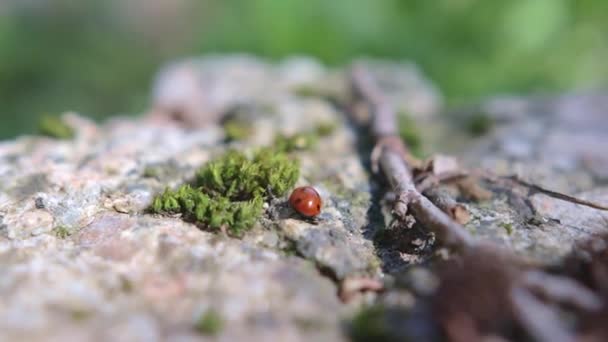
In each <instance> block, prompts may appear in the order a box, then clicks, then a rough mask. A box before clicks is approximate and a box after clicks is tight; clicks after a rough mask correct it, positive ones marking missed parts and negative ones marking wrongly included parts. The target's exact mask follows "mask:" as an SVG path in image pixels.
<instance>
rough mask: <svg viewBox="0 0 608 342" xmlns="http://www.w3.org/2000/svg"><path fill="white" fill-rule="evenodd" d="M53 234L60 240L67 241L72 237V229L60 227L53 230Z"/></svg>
mask: <svg viewBox="0 0 608 342" xmlns="http://www.w3.org/2000/svg"><path fill="white" fill-rule="evenodd" d="M53 234H54V235H55V236H56V237H58V238H60V239H67V238H68V237H70V235H72V232H71V231H70V228H68V227H66V226H58V227H55V228H53Z"/></svg>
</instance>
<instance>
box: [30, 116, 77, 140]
mask: <svg viewBox="0 0 608 342" xmlns="http://www.w3.org/2000/svg"><path fill="white" fill-rule="evenodd" d="M38 131H39V132H40V134H42V135H46V136H48V137H51V138H56V139H72V138H73V137H74V135H75V133H74V129H73V128H72V127H70V126H69V125H68V124H67V123H65V121H63V120H62V119H61V118H60V117H57V116H50V115H45V116H43V117H42V118H41V119H40V122H39V123H38Z"/></svg>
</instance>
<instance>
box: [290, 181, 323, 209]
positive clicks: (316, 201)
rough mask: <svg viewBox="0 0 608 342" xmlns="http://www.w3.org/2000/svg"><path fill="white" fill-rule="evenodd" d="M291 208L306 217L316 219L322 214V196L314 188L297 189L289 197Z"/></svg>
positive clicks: (303, 187)
mask: <svg viewBox="0 0 608 342" xmlns="http://www.w3.org/2000/svg"><path fill="white" fill-rule="evenodd" d="M289 204H291V207H292V208H293V209H294V210H295V211H297V212H298V213H300V214H301V215H303V216H306V217H314V216H317V215H319V214H320V213H321V206H322V205H323V202H322V201H321V196H320V195H319V193H318V192H317V190H315V188H313V187H312V186H302V187H299V188H296V189H294V190H293V192H292V193H291V196H289Z"/></svg>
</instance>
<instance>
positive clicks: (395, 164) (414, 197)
mask: <svg viewBox="0 0 608 342" xmlns="http://www.w3.org/2000/svg"><path fill="white" fill-rule="evenodd" d="M351 76H352V86H353V90H354V91H355V94H356V95H358V97H359V98H360V99H361V100H363V101H364V102H365V103H366V104H367V105H368V106H369V107H370V110H371V112H372V121H371V130H372V134H373V136H374V138H375V140H376V146H375V147H374V151H373V152H372V165H373V167H374V168H375V169H378V168H379V169H381V170H382V173H383V174H384V176H385V178H386V179H387V181H388V183H389V184H390V186H391V187H392V191H393V192H394V193H395V194H396V201H395V203H394V207H393V213H394V215H395V216H396V217H397V218H398V219H400V220H404V219H405V217H406V215H407V214H408V213H411V214H412V215H413V216H414V218H415V219H416V220H417V221H418V222H420V223H421V224H423V225H425V226H426V227H427V228H428V229H430V230H431V231H433V232H434V233H435V234H436V235H437V238H438V239H439V241H441V242H442V243H443V244H445V245H446V246H449V247H452V248H455V249H464V248H468V247H471V245H472V238H471V236H470V235H469V233H468V232H467V231H466V230H465V228H464V227H462V226H461V225H460V224H458V223H457V222H455V221H454V220H452V219H451V218H450V217H449V216H448V215H447V214H446V213H444V212H443V211H441V209H439V208H437V207H436V206H435V205H434V204H433V203H432V202H431V201H429V199H428V198H426V197H424V196H423V195H422V194H420V192H418V190H417V189H416V186H415V184H414V182H413V179H412V173H411V169H410V165H408V159H410V153H409V150H408V148H407V147H406V145H405V144H404V143H403V141H402V140H401V138H400V137H399V135H398V134H397V114H396V112H395V110H394V108H393V107H392V105H391V104H390V102H389V101H387V100H386V99H385V98H384V96H383V95H382V92H381V91H380V89H379V88H378V86H377V84H376V82H375V81H374V80H373V78H372V76H371V74H370V73H369V72H368V71H367V70H366V69H365V68H363V67H361V66H355V67H354V68H353V70H352V75H351Z"/></svg>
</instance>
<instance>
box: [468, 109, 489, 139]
mask: <svg viewBox="0 0 608 342" xmlns="http://www.w3.org/2000/svg"><path fill="white" fill-rule="evenodd" d="M492 126H494V121H493V120H492V118H491V117H490V116H488V115H487V114H484V113H477V114H475V115H473V116H471V118H469V120H468V123H467V130H468V131H469V133H471V134H472V135H473V136H481V135H484V134H486V133H488V132H489V131H490V129H492Z"/></svg>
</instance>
